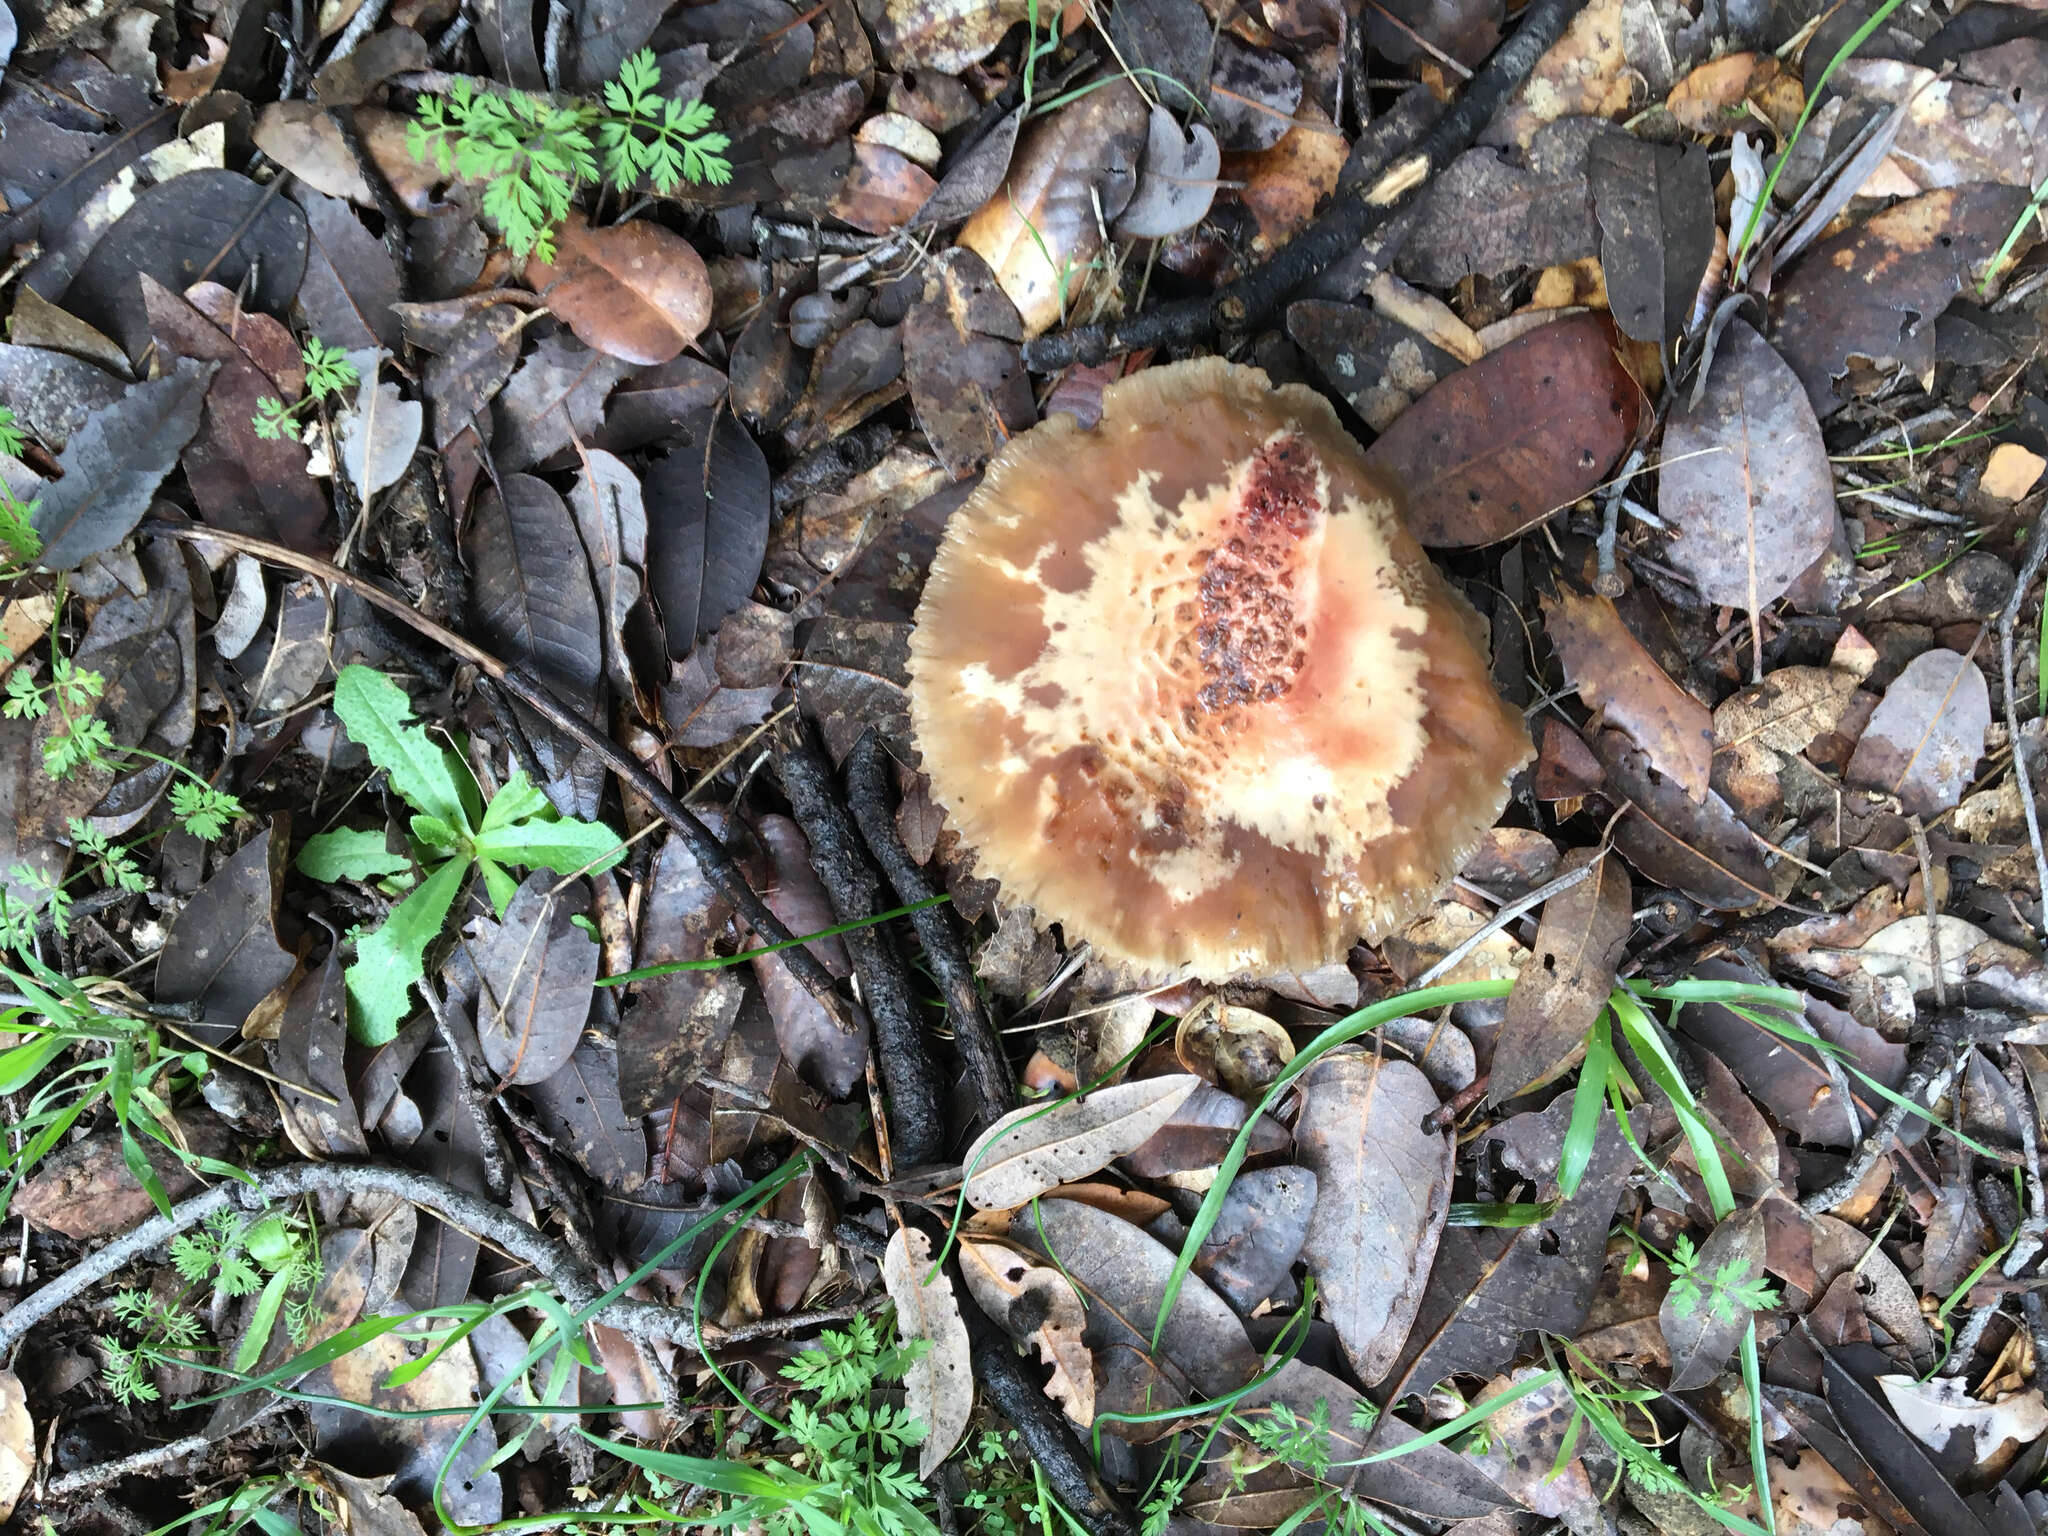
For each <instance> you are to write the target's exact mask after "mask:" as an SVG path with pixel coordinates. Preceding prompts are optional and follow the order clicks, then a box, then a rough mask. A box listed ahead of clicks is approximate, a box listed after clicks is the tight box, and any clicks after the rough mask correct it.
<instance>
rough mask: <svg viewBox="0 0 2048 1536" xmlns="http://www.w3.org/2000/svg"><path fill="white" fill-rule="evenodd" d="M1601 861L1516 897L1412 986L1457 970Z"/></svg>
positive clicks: (1581, 878)
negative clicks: (1502, 931) (1505, 931)
mask: <svg viewBox="0 0 2048 1536" xmlns="http://www.w3.org/2000/svg"><path fill="white" fill-rule="evenodd" d="M1601 863H1602V860H1600V859H1589V860H1588V861H1587V862H1586V863H1584V864H1581V865H1580V866H1579V867H1578V868H1577V869H1573V870H1567V871H1566V872H1565V873H1564V874H1561V875H1559V876H1558V877H1557V878H1556V879H1555V880H1551V881H1548V882H1546V883H1545V884H1543V885H1539V886H1537V887H1536V889H1535V890H1533V891H1531V892H1530V893H1529V894H1528V895H1526V896H1518V897H1516V898H1515V899H1514V900H1513V901H1511V902H1509V903H1508V904H1507V905H1506V906H1504V907H1502V908H1501V909H1500V910H1499V911H1498V912H1496V913H1494V914H1493V916H1492V917H1490V918H1488V919H1487V921H1486V926H1485V927H1483V928H1481V929H1479V930H1478V932H1476V933H1474V934H1472V935H1471V936H1470V937H1469V938H1467V939H1465V940H1464V941H1463V942H1462V943H1460V944H1459V945H1458V947H1457V948H1456V949H1454V950H1452V951H1451V952H1450V953H1449V954H1447V955H1445V956H1444V957H1443V959H1441V960H1439V961H1437V963H1436V964H1435V965H1432V966H1431V967H1430V968H1429V969H1428V970H1426V971H1424V972H1423V973H1422V974H1421V975H1420V976H1418V977H1416V978H1415V979H1414V980H1413V981H1411V982H1410V983H1409V984H1408V985H1409V986H1410V987H1411V988H1412V987H1426V986H1428V985H1429V984H1430V983H1431V982H1433V981H1435V980H1436V979H1437V977H1439V976H1442V975H1445V974H1446V973H1448V972H1450V971H1451V970H1453V969H1455V968H1456V966H1457V964H1458V962H1459V961H1461V960H1463V959H1464V958H1465V957H1466V956H1467V955H1469V954H1471V953H1472V951H1473V950H1475V949H1477V948H1478V947H1479V946H1480V945H1481V944H1484V943H1485V942H1486V941H1487V940H1488V939H1490V938H1492V937H1493V936H1494V935H1495V934H1496V933H1499V932H1500V931H1501V929H1503V928H1505V927H1507V925H1508V924H1509V923H1512V922H1513V921H1514V920H1515V919H1516V918H1518V917H1520V916H1522V914H1523V913H1525V912H1533V911H1535V910H1536V909H1537V908H1538V907H1540V906H1542V905H1543V903H1544V902H1546V901H1548V900H1550V898H1551V897H1553V896H1555V895H1557V894H1558V893H1559V892H1561V891H1568V890H1570V889H1571V888H1572V887H1573V886H1575V885H1577V884H1578V883H1579V882H1580V881H1581V880H1583V879H1585V878H1586V876H1588V875H1590V874H1592V873H1593V871H1594V870H1596V869H1598V868H1599V867H1600V865H1601Z"/></svg>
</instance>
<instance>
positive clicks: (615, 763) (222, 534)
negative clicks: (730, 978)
mask: <svg viewBox="0 0 2048 1536" xmlns="http://www.w3.org/2000/svg"><path fill="white" fill-rule="evenodd" d="M142 528H143V531H144V532H147V533H153V534H156V535H158V536H159V537H161V538H169V539H182V540H184V541H185V542H187V543H191V544H218V545H220V546H221V547H222V548H225V549H232V550H236V551H238V552H240V553H242V554H246V555H254V556H255V557H256V558H257V559H258V560H261V561H264V562H265V563H266V564H269V565H278V566H283V567H284V568H285V569H287V570H293V571H300V572H303V573H304V574H305V575H308V576H317V577H319V578H320V579H321V580H322V581H325V582H329V583H331V584H333V585H336V586H341V587H346V588H347V589H348V590H349V591H351V592H353V593H355V594H356V595H357V596H358V597H360V598H362V599H363V601H364V602H366V603H368V604H370V605H371V606H372V607H374V608H379V609H381V610H383V611H384V612H385V613H388V614H391V615H393V616H394V617H396V618H398V619H400V620H402V621H403V622H405V623H406V624H408V625H410V626H411V627H412V628H413V629H415V630H417V631H418V632H419V633H421V634H423V635H425V636H426V637H427V638H428V639H430V640H432V641H433V642H434V643H435V644H436V645H439V646H440V647H441V648H442V649H443V650H446V651H447V652H448V653H449V654H450V655H452V656H455V657H457V658H458V659H460V660H462V661H466V662H469V663H470V664H471V665H472V666H474V667H476V668H477V669H478V670H479V671H481V672H482V673H484V675H485V676H487V677H490V678H494V679H496V680H497V681H499V682H501V683H503V684H504V685H505V687H506V688H507V690H508V691H510V692H511V693H512V694H513V696H514V697H516V698H517V699H518V700H519V701H520V702H521V703H522V704H525V705H526V706H527V707H528V708H529V709H531V710H533V712H534V713H535V714H537V715H539V716H541V718H542V719H544V720H546V721H547V722H548V723H549V724H550V725H552V726H554V727H556V728H557V729H558V730H560V731H562V732H563V733H564V734H566V735H569V736H572V737H574V738H575V739H576V740H577V741H578V742H580V743H582V744H583V745H584V746H586V747H588V748H590V750H591V751H593V752H595V753H596V754H597V755H598V756H599V757H601V758H603V759H604V762H605V766H606V767H608V768H610V769H611V771H612V772H613V773H615V774H617V775H618V776H619V778H620V779H621V780H623V781H624V782H625V784H626V785H627V786H628V787H629V788H631V789H632V791H633V792H634V793H635V794H637V795H639V796H640V797H641V798H642V799H644V800H645V801H646V802H647V804H648V806H649V807H650V808H651V809H652V810H653V811H654V813H655V815H657V816H659V817H660V818H661V819H662V820H663V821H665V822H667V823H668V824H669V826H670V827H671V828H672V829H673V830H674V831H675V832H676V833H677V835H678V836H680V837H681V838H682V839H683V841H684V842H685V843H686V844H688V846H689V849H690V854H691V856H692V857H693V858H695V859H696V861H697V866H698V868H700V869H702V870H703V871H704V873H705V876H706V877H707V878H708V879H709V880H710V881H711V884H712V887H713V888H714V889H715V890H716V891H717V892H718V894H719V895H720V896H722V897H724V898H725V900H727V901H729V902H731V903H732V905H733V907H734V908H735V909H736V910H737V911H738V912H739V914H740V916H741V917H743V918H745V919H746V920H747V924H748V926H749V927H751V928H752V929H753V930H754V931H755V932H756V933H758V934H760V935H761V936H762V937H763V938H764V939H766V940H767V941H768V942H769V943H771V944H790V945H795V947H794V948H792V949H789V950H787V951H785V952H784V953H783V956H782V959H783V963H784V964H786V965H787V966H788V967H789V968H790V970H791V971H792V972H794V973H795V975H796V979H797V980H798V981H800V982H802V983H803V984H804V986H805V987H806V988H807V989H809V991H810V992H811V993H812V994H813V995H815V996H816V997H817V999H818V1001H819V1002H820V1003H822V1004H823V1005H824V1007H825V1010H826V1012H827V1013H829V1014H830V1015H831V1016H832V1018H833V1020H834V1021H835V1022H836V1023H837V1024H838V1025H839V1026H840V1027H841V1028H842V1029H846V1028H850V1026H849V1025H848V1024H847V1021H846V1009H845V1007H844V1006H843V1005H842V1004H841V1002H840V1000H839V996H838V993H837V990H836V989H837V986H838V983H837V982H836V981H834V980H833V978H832V974H831V972H829V971H827V970H826V969H825V968H824V966H822V965H820V964H819V963H818V960H817V957H816V956H814V955H813V954H812V953H811V952H810V951H809V950H808V949H805V948H804V947H803V946H802V945H798V944H796V935H795V934H793V933H791V932H790V931H789V929H788V928H786V927H785V926H783V922H782V919H781V918H779V917H777V916H776V915H775V914H774V913H773V912H771V911H769V910H768V904H767V903H766V902H764V901H762V900H761V898H760V896H759V895H758V894H756V893H755V891H754V888H753V887H752V886H750V885H749V884H747V878H746V876H745V875H743V874H742V873H740V868H739V866H738V864H736V863H735V862H734V861H733V857H732V855H731V853H729V852H728V851H727V850H726V847H725V845H724V844H723V843H722V842H720V841H719V839H718V834H717V833H715V832H713V831H712V830H711V829H710V828H709V827H707V826H705V825H704V823H703V822H702V821H700V820H698V819H697V817H696V815H695V814H694V813H693V812H692V811H690V810H689V809H688V808H687V807H686V806H684V805H683V803H682V802H681V801H680V800H678V799H676V797H675V796H674V795H673V794H671V793H670V792H669V789H668V786H667V785H665V784H663V783H662V782H661V780H659V779H657V778H656V777H655V776H654V775H653V774H652V773H650V772H649V771H648V770H647V767H646V765H645V764H643V763H641V762H640V761H638V760H637V759H636V758H634V757H633V755H632V754H631V753H629V752H627V751H626V750H625V749H624V748H622V747H621V746H619V744H618V743H617V742H615V741H613V740H612V739H611V737H609V736H607V735H605V734H604V733H603V732H601V731H599V730H598V729H597V728H596V727H595V726H593V725H592V724H591V723H590V722H589V721H587V720H585V719H583V718H582V717H581V716H579V715H578V714H576V712H575V711H574V710H571V709H569V708H568V707H567V706H565V705H563V704H562V703H560V702H559V701H558V700H557V699H556V698H555V696H554V695H553V694H552V693H550V692H549V691H548V687H547V684H545V683H543V682H540V681H539V680H538V679H535V678H532V677H530V676H528V675H527V674H526V673H525V672H524V671H523V670H521V669H520V668H517V667H513V666H509V665H507V664H506V663H505V662H502V661H500V660H499V659H498V658H497V657H496V656H493V655H492V654H491V653H490V652H489V651H487V650H485V649H484V648H483V647H482V646H480V645H477V644H476V643H475V642H473V641H470V640H466V639H464V638H463V637H462V636H461V635H458V634H456V633H455V631H453V630H452V629H449V628H448V627H447V626H446V625H444V624H437V623H435V622H434V621H433V620H432V619H430V618H428V617H427V616H426V615H425V614H423V613H419V612H417V611H416V610H414V609H413V608H412V607H411V606H410V605H408V604H406V603H404V602H402V601H400V600H399V599H398V598H396V597H393V596H392V595H391V594H390V593H389V592H386V591H384V590H383V588H381V587H378V586H375V585H373V584H371V583H370V582H367V581H364V580H363V579H362V578H361V577H358V576H351V575H350V574H349V573H348V572H347V571H343V570H340V569H337V568H336V567H335V566H333V565H331V564H329V563H328V562H327V561H325V560H320V559H316V558H314V557H313V556H311V555H302V554H300V553H299V552H298V551H297V550H295V549H288V548H286V547H285V546H284V545H282V544H274V543H272V542H271V541H270V540H268V539H252V538H249V537H248V536H246V535H244V534H239V533H230V532H228V531H227V530H226V529H221V528H199V527H193V526H191V525H189V524H184V523H168V522H163V521H160V520H158V519H155V518H150V519H146V520H145V521H144V522H143V524H142Z"/></svg>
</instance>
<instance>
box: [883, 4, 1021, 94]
mask: <svg viewBox="0 0 2048 1536" xmlns="http://www.w3.org/2000/svg"><path fill="white" fill-rule="evenodd" d="M1025 10H1026V5H1025V0H994V3H991V0H887V3H886V4H885V5H884V6H883V7H882V14H881V16H880V17H879V18H878V19H877V20H876V22H875V23H874V27H875V41H876V42H877V43H879V44H880V45H881V49H882V57H883V58H884V59H885V60H887V61H888V62H889V63H890V64H891V65H894V66H895V67H897V68H898V69H902V70H905V71H906V72H907V71H909V70H911V69H916V70H919V71H924V70H930V71H933V72H934V73H936V74H941V75H957V74H959V73H960V72H962V71H963V70H965V69H967V68H968V67H969V66H971V65H973V64H975V63H977V62H979V61H980V60H981V59H982V58H983V57H984V56H986V55H987V53H988V52H989V50H991V49H992V48H994V47H995V45H996V44H997V43H1000V42H1001V41H1002V40H1003V34H1004V33H1005V32H1007V31H1009V30H1010V28H1011V27H1013V26H1015V25H1016V24H1017V23H1018V22H1020V21H1022V20H1023V19H1024V14H1025Z"/></svg>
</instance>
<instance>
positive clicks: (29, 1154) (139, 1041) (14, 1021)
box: [0, 868, 246, 1215]
mask: <svg viewBox="0 0 2048 1536" xmlns="http://www.w3.org/2000/svg"><path fill="white" fill-rule="evenodd" d="M10 873H11V874H13V875H16V876H18V875H19V874H20V873H21V871H20V870H19V869H18V868H17V869H16V870H14V871H11V872H10ZM23 910H24V904H23V903H20V902H12V901H9V900H8V899H7V897H6V895H5V894H4V892H0V919H5V920H6V921H7V923H8V924H9V926H10V931H9V932H8V933H7V935H6V938H7V940H8V942H9V947H12V948H13V949H14V950H15V954H14V956H13V958H12V961H11V963H5V964H0V982H4V983H5V985H6V986H7V987H8V989H9V990H10V991H12V992H14V993H15V994H17V995H18V996H19V997H21V998H22V999H23V1001H22V1002H20V1003H19V1004H16V1005H15V1006H13V1007H10V1008H7V1009H4V1010H0V1030H4V1031H9V1032H11V1033H13V1034H15V1035H16V1036H18V1037H19V1040H18V1043H16V1044H15V1045H12V1046H10V1047H8V1048H7V1049H6V1050H4V1051H0V1097H5V1096H7V1095H10V1094H26V1095H27V1096H28V1098H27V1102H26V1103H25V1104H24V1105H23V1106H22V1107H21V1110H20V1114H19V1116H18V1118H17V1119H15V1120H14V1121H13V1122H12V1123H11V1124H9V1125H8V1126H6V1127H4V1129H5V1130H6V1131H7V1132H8V1136H7V1139H6V1141H5V1142H4V1144H0V1174H4V1175H5V1183H4V1184H0V1215H4V1214H5V1213H6V1209H7V1206H8V1204H9V1202H10V1201H12V1200H13V1198H14V1192H15V1190H16V1189H17V1188H19V1187H20V1185H21V1182H22V1180H23V1179H24V1178H26V1177H27V1176H28V1174H29V1173H31V1172H33V1171H34V1169H35V1168H36V1167H37V1165H38V1164H40V1163H41V1161H42V1160H43V1158H44V1157H46V1156H48V1155H49V1153H50V1151H51V1150H52V1149H53V1148H55V1147H58V1146H61V1145H62V1144H63V1142H64V1139H65V1138H66V1137H67V1136H68V1135H69V1134H70V1132H71V1129H72V1127H74V1126H75V1125H77V1124H78V1123H79V1122H80V1121H81V1120H82V1119H83V1118H84V1117H85V1116H86V1114H87V1113H88V1112H90V1111H92V1110H94V1109H96V1108H97V1107H99V1106H101V1105H104V1106H106V1107H107V1108H108V1110H110V1111H111V1113H112V1115H113V1119H114V1123H115V1125H116V1126H117V1127H118V1128H119V1131H120V1138H121V1155H122V1160H123V1161H124V1162H125V1163H126V1165H127V1167H128V1171H129V1172H130V1173H131V1174H133V1175H134V1176H135V1179H136V1181H137V1182H138V1183H140V1184H141V1186H142V1187H143V1189H145V1190H146V1191H148V1193H149V1197H150V1199H151V1200H152V1201H154V1202H155V1204H156V1206H157V1209H158V1210H160V1211H165V1212H168V1211H169V1210H170V1208H171V1200H170V1195H169V1193H168V1192H167V1191H166V1190H165V1188H164V1185H163V1180H162V1179H160V1178H159V1177H158V1176H157V1172H156V1169H155V1168H154V1167H153V1166H152V1165H151V1163H150V1160H149V1158H148V1157H147V1156H145V1155H144V1152H143V1147H142V1141H143V1140H144V1139H147V1140H150V1141H153V1142H155V1143H156V1144H157V1145H159V1146H161V1147H163V1148H165V1149H166V1150H168V1151H169V1152H170V1153H171V1154H172V1155H173V1156H174V1157H176V1158H177V1159H178V1160H179V1161H181V1162H183V1163H185V1164H186V1166H188V1167H191V1168H195V1169H198V1170H200V1171H202V1172H206V1173H210V1174H213V1175H215V1176H217V1177H222V1178H236V1179H240V1178H245V1177H246V1175H245V1174H243V1173H242V1172H241V1170H239V1169H237V1168H232V1167H230V1166H228V1165H227V1164H225V1163H222V1162H219V1161H217V1160H215V1159H213V1158H205V1157H195V1156H194V1155H193V1154H192V1153H190V1152H189V1151H187V1150H186V1148H185V1145H184V1143H183V1141H182V1140H181V1139H180V1137H179V1135H178V1132H177V1122H176V1120H175V1119H174V1118H173V1117H172V1115H171V1112H170V1108H169V1102H170V1100H171V1099H172V1098H174V1097H175V1096H176V1095H177V1094H178V1093H180V1092H182V1091H183V1090H184V1089H186V1088H187V1087H189V1086H190V1085H191V1084H192V1083H193V1082H195V1081H197V1080H198V1079H199V1078H200V1077H202V1076H204V1075H205V1073H206V1070H207V1060H206V1056H205V1053H204V1052H202V1051H198V1050H191V1051H182V1050H178V1049H175V1048H173V1047H170V1046H167V1045H166V1043H165V1041H164V1038H163V1034H162V1031H160V1030H159V1029H158V1028H157V1027H156V1025H154V1024H153V1023H151V1022H150V1021H149V1020H147V1019H144V1018H138V1017H136V1016H135V1015H134V1014H132V1013H129V1012H127V1011H125V1010H123V1009H121V1008H118V1007H115V1006H113V1005H112V1004H110V1003H104V1002H102V1001H101V999H100V996H98V995H96V994H97V993H99V992H101V991H102V990H103V989H104V984H102V983H97V982H91V979H90V978H88V979H87V981H88V982H90V984H91V985H92V987H93V988H94V990H91V991H89V990H88V989H87V983H82V982H80V981H77V980H74V979H72V978H70V977H68V976H65V975H63V974H62V973H60V972H59V971H57V970H55V969H54V968H52V967H51V966H49V965H48V964H46V963H45V962H44V961H42V960H41V959H40V958H38V957H37V956H36V955H35V954H34V953H33V951H32V950H31V949H30V948H29V947H28V945H27V944H26V943H17V942H15V941H16V940H17V939H18V937H19V928H20V923H19V920H18V917H17V914H19V913H21V912H22V911H23ZM67 1056H68V1057H69V1058H70V1059H69V1061H68V1063H67V1062H65V1058H66V1057H67ZM60 1063H63V1064H61V1065H60ZM53 1069H54V1070H53Z"/></svg>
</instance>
